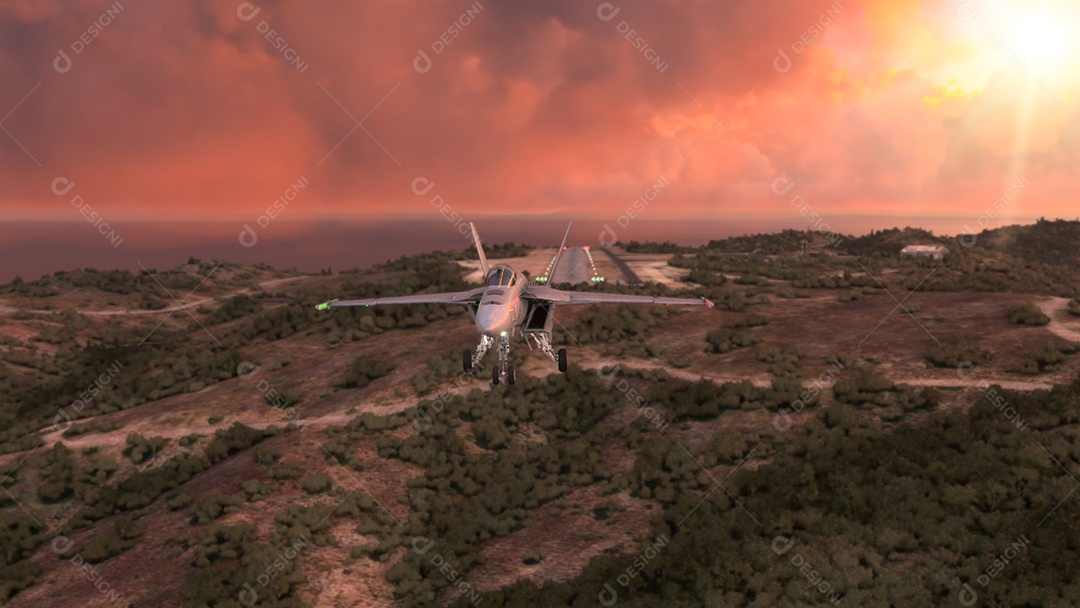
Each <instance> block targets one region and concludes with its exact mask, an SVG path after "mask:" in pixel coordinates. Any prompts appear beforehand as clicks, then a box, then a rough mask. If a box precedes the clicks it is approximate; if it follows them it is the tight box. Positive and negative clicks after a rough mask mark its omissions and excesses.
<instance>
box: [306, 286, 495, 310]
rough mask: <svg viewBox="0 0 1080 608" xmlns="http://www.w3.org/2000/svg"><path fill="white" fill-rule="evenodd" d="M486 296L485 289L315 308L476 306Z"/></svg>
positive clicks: (341, 302)
mask: <svg viewBox="0 0 1080 608" xmlns="http://www.w3.org/2000/svg"><path fill="white" fill-rule="evenodd" d="M483 295H484V288H483V287H479V288H477V289H471V290H469V291H452V292H448V293H421V294H417V295H414V296H390V297H386V298H369V299H367V300H330V301H329V302H323V303H322V304H318V305H316V306H315V308H317V309H319V310H327V309H329V308H332V307H335V306H375V305H378V304H475V303H477V302H479V301H480V297H481V296H483Z"/></svg>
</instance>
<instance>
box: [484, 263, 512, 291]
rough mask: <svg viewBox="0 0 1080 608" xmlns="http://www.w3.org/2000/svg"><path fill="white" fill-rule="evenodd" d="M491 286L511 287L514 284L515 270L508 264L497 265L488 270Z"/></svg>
mask: <svg viewBox="0 0 1080 608" xmlns="http://www.w3.org/2000/svg"><path fill="white" fill-rule="evenodd" d="M487 284H488V286H489V287H509V286H511V285H513V284H514V271H513V270H511V269H510V268H509V267H507V266H495V267H494V268H492V269H491V270H490V271H488V276H487Z"/></svg>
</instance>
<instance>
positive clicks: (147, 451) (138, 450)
mask: <svg viewBox="0 0 1080 608" xmlns="http://www.w3.org/2000/svg"><path fill="white" fill-rule="evenodd" d="M166 443H167V440H166V439H165V438H164V437H151V438H150V439H147V438H146V437H143V436H142V435H140V434H138V433H128V436H127V447H125V448H124V456H127V457H128V458H130V459H131V462H133V463H135V464H141V463H143V462H146V461H147V460H151V459H153V458H154V456H157V454H158V453H159V452H161V450H163V449H165V444H166Z"/></svg>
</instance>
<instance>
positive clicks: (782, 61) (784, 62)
mask: <svg viewBox="0 0 1080 608" xmlns="http://www.w3.org/2000/svg"><path fill="white" fill-rule="evenodd" d="M772 67H773V69H774V70H776V71H777V72H779V73H781V74H787V73H788V72H790V71H791V57H788V54H787V53H785V52H784V49H780V50H778V51H776V58H775V59H773V61H772Z"/></svg>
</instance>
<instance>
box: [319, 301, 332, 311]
mask: <svg viewBox="0 0 1080 608" xmlns="http://www.w3.org/2000/svg"><path fill="white" fill-rule="evenodd" d="M329 308H330V302H323V303H322V304H317V305H316V306H315V309H316V310H327V309H329Z"/></svg>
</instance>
